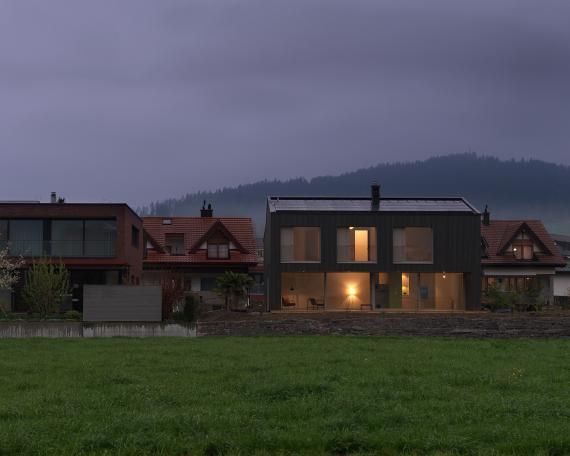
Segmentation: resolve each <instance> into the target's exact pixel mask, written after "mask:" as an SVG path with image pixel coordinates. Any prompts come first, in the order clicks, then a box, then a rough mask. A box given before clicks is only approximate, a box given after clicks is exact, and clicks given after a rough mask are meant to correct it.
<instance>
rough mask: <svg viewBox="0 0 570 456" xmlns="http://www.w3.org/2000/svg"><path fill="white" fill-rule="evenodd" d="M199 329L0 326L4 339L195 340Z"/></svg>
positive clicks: (146, 325) (42, 324) (177, 326)
mask: <svg viewBox="0 0 570 456" xmlns="http://www.w3.org/2000/svg"><path fill="white" fill-rule="evenodd" d="M195 336H196V326H195V325H190V324H189V325H185V324H176V323H174V324H173V323H80V322H28V321H17V322H0V339H27V338H32V337H47V338H64V337H88V338H93V337H195Z"/></svg>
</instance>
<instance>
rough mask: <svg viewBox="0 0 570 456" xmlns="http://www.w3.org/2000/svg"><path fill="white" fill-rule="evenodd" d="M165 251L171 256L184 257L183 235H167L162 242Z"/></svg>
mask: <svg viewBox="0 0 570 456" xmlns="http://www.w3.org/2000/svg"><path fill="white" fill-rule="evenodd" d="M164 248H165V250H166V251H167V252H168V253H170V254H171V255H184V254H185V253H186V249H185V248H184V234H170V233H169V234H167V235H166V236H165V241H164Z"/></svg>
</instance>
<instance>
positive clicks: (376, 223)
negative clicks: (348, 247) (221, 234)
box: [264, 211, 481, 310]
mask: <svg viewBox="0 0 570 456" xmlns="http://www.w3.org/2000/svg"><path fill="white" fill-rule="evenodd" d="M292 226H315V227H320V228H321V263H319V264H314V263H313V264H310V263H297V264H295V263H287V264H282V263H281V262H280V229H281V228H282V227H292ZM349 226H355V227H375V228H376V236H377V240H376V245H377V249H378V251H377V261H376V262H375V263H363V264H355V263H350V264H347V263H337V258H336V256H337V252H336V236H337V228H345V227H349ZM403 227H431V228H432V229H433V264H394V263H393V258H392V256H393V252H392V233H393V230H394V228H403ZM264 242H265V268H266V288H267V302H268V307H269V308H270V309H273V310H277V309H280V307H281V302H280V299H281V298H280V295H281V291H280V290H281V273H282V272H317V271H321V272H322V271H327V272H333V271H354V272H356V271H365V272H391V271H401V272H444V271H445V272H462V273H465V289H466V307H467V308H468V309H479V308H480V276H481V253H480V245H481V227H480V216H479V214H477V213H463V212H310V211H300V212H285V211H277V212H270V211H267V219H266V229H265V241H264Z"/></svg>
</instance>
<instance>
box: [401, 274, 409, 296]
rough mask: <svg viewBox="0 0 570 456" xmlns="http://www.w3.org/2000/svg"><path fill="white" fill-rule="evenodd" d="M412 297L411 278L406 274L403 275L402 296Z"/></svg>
mask: <svg viewBox="0 0 570 456" xmlns="http://www.w3.org/2000/svg"><path fill="white" fill-rule="evenodd" d="M409 295H410V276H409V275H408V274H406V273H405V272H403V273H402V296H409Z"/></svg>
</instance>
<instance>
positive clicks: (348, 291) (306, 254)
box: [264, 185, 481, 311]
mask: <svg viewBox="0 0 570 456" xmlns="http://www.w3.org/2000/svg"><path fill="white" fill-rule="evenodd" d="M264 249H265V274H266V280H265V284H266V302H267V307H268V309H269V310H273V311H276V310H278V311H304V310H369V311H370V310H382V309H394V310H397V309H400V310H410V311H418V310H434V311H438V310H439V311H454V310H469V309H475V310H476V309H480V283H481V282H480V277H481V262H480V260H481V228H480V213H479V212H478V211H477V210H476V209H475V208H474V207H473V206H471V205H470V204H469V203H468V202H467V201H465V200H464V199H462V198H439V199H438V198H435V199H434V198H432V199H422V198H419V199H398V198H380V195H379V187H378V186H375V185H373V186H372V196H371V197H370V198H315V197H307V198H303V197H285V198H284V197H269V198H268V201H267V215H266V226H265V238H264Z"/></svg>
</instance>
